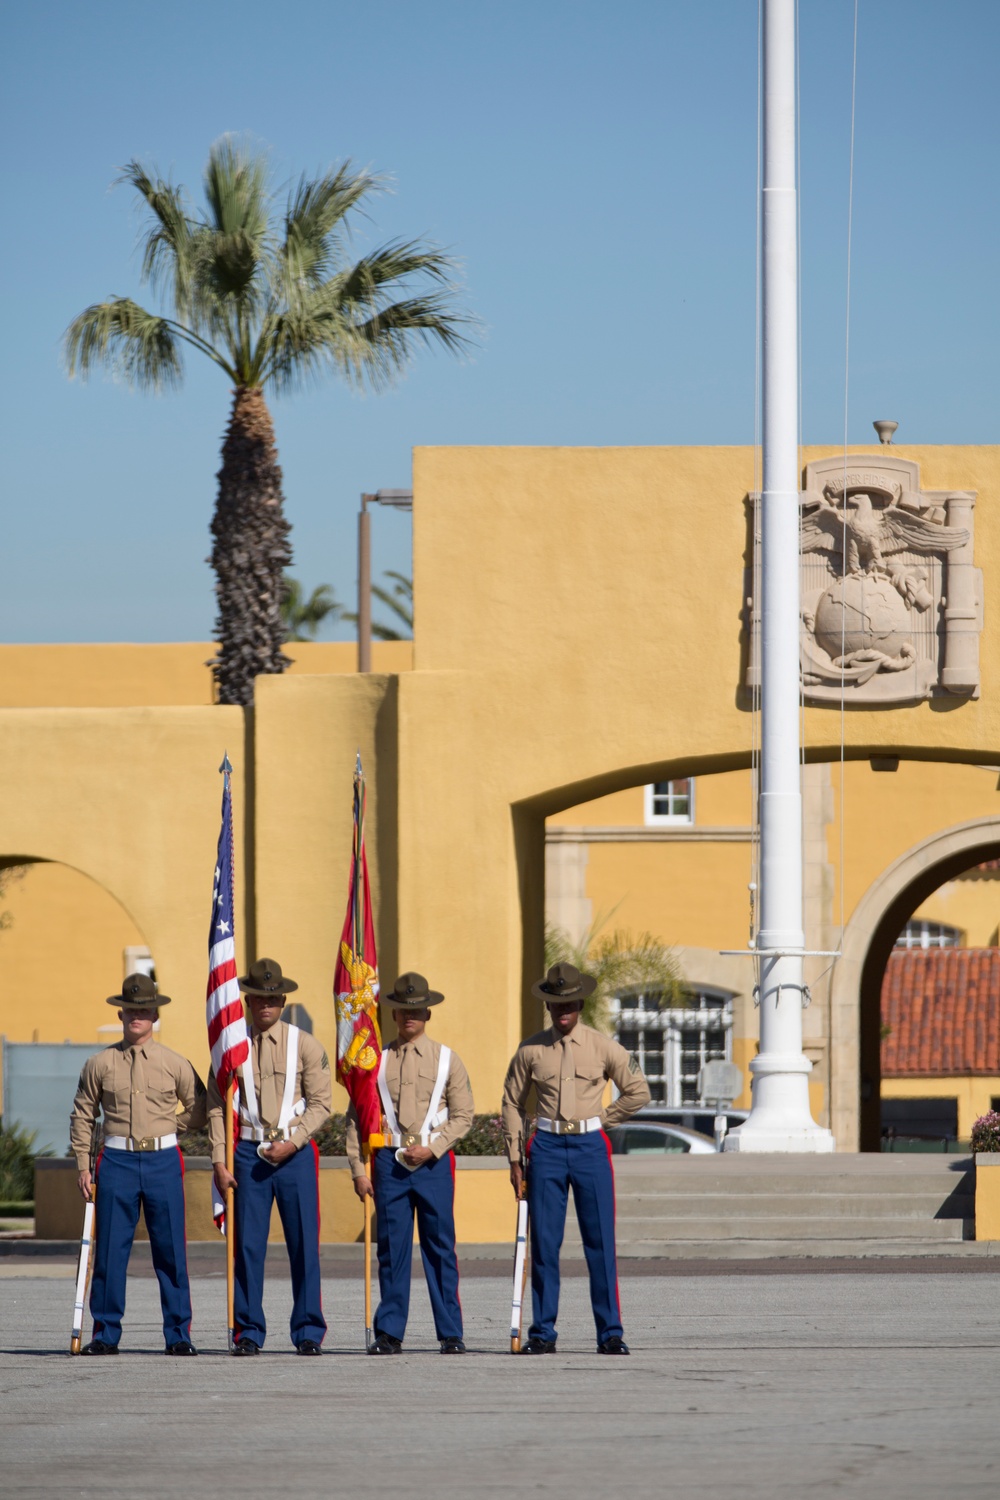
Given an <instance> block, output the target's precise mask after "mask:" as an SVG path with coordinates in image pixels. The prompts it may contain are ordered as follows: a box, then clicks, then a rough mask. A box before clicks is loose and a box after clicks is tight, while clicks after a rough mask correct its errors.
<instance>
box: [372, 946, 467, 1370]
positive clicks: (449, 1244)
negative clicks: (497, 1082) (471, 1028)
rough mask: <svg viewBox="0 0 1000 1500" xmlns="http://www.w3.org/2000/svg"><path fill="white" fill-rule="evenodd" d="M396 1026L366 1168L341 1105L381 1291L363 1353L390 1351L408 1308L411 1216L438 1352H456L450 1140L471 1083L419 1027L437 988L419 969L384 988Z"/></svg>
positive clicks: (398, 1344)
mask: <svg viewBox="0 0 1000 1500" xmlns="http://www.w3.org/2000/svg"><path fill="white" fill-rule="evenodd" d="M385 999H386V1002H387V1003H388V1004H389V1005H391V1006H392V1016H393V1020H394V1021H395V1023H396V1031H397V1035H396V1038H395V1040H394V1041H392V1042H390V1043H389V1045H388V1046H387V1047H386V1048H385V1049H384V1051H383V1053H382V1060H381V1063H380V1064H379V1072H378V1090H379V1094H380V1096H381V1100H382V1114H383V1117H384V1119H385V1135H386V1145H385V1146H382V1147H378V1148H377V1149H376V1150H375V1151H374V1153H373V1157H372V1175H371V1177H370V1178H369V1176H368V1174H367V1172H366V1170H365V1165H364V1162H363V1160H362V1155H361V1139H360V1136H359V1132H358V1117H357V1115H356V1113H355V1112H354V1106H353V1105H352V1106H351V1107H350V1109H349V1110H348V1114H347V1157H348V1161H349V1162H350V1167H351V1172H352V1173H353V1175H354V1190H355V1192H356V1193H357V1195H358V1197H359V1198H361V1199H364V1198H366V1197H367V1196H368V1195H369V1194H370V1193H374V1198H375V1212H376V1216H377V1230H378V1281H379V1292H380V1300H379V1305H378V1307H377V1309H376V1311H375V1320H374V1321H375V1328H374V1331H375V1339H374V1341H373V1343H372V1346H371V1348H370V1349H369V1351H368V1352H369V1354H399V1353H400V1351H401V1349H402V1345H403V1335H404V1334H405V1332H406V1319H407V1314H408V1313H409V1309H410V1268H411V1265H412V1261H413V1217H414V1214H416V1219H417V1233H418V1234H419V1236H420V1254H421V1256H422V1258H423V1262H424V1275H425V1276H426V1278H427V1290H428V1291H429V1292H430V1298H431V1309H432V1311H433V1314H434V1331H435V1333H436V1335H437V1338H438V1340H439V1342H440V1345H441V1353H442V1354H464V1353H465V1344H464V1342H463V1340H462V1333H463V1327H462V1304H461V1302H460V1301H459V1297H458V1254H457V1251H456V1249H455V1157H454V1153H453V1151H452V1147H453V1146H454V1145H455V1143H456V1141H460V1140H461V1139H462V1137H463V1135H465V1134H466V1133H467V1131H468V1130H469V1127H470V1126H471V1124H472V1111H473V1104H472V1089H471V1088H470V1086H469V1075H468V1073H467V1072H466V1071H465V1067H464V1065H463V1063H462V1060H461V1058H459V1057H458V1056H456V1054H455V1053H454V1052H452V1051H451V1049H450V1048H449V1047H444V1046H442V1044H441V1043H440V1042H438V1041H433V1040H432V1039H431V1038H430V1037H429V1036H428V1035H427V1033H426V1030H425V1028H426V1025H427V1022H428V1021H429V1020H430V1007H431V1006H432V1005H440V1003H441V1001H442V1000H443V999H444V996H443V995H442V994H440V992H439V991H437V990H432V989H428V987H427V980H426V979H424V977H423V975H421V974H403V975H402V976H401V978H399V979H397V980H396V983H395V986H394V987H393V989H392V991H391V993H390V994H389V995H387V996H386V997H385Z"/></svg>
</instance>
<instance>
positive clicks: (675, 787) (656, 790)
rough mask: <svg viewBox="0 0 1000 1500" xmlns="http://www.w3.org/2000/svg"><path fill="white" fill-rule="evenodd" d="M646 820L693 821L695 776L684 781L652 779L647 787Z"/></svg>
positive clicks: (662, 821)
mask: <svg viewBox="0 0 1000 1500" xmlns="http://www.w3.org/2000/svg"><path fill="white" fill-rule="evenodd" d="M646 822H647V824H662V823H693V822H694V777H693V776H685V777H684V779H683V781H652V782H650V783H649V785H648V786H647V787H646Z"/></svg>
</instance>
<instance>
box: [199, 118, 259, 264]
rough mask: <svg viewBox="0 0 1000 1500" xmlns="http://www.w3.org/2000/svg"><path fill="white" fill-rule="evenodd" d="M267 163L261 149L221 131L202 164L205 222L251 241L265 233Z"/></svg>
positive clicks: (226, 233)
mask: <svg viewBox="0 0 1000 1500" xmlns="http://www.w3.org/2000/svg"><path fill="white" fill-rule="evenodd" d="M269 176H270V165H269V163H268V159H267V156H266V154H265V153H264V152H263V151H259V150H254V149H253V148H252V147H251V146H250V144H249V143H248V142H246V141H241V140H240V139H239V138H238V137H236V136H233V135H224V136H222V137H221V138H220V139H219V140H217V141H214V142H213V143H212V146H211V148H210V149H209V153H208V165H207V166H206V168H205V199H206V201H207V203H208V212H209V217H208V223H209V224H210V225H211V227H212V228H213V229H214V230H215V231H216V233H217V234H220V235H223V236H229V235H244V236H246V238H247V239H248V240H250V241H252V242H254V243H259V242H261V241H262V240H263V239H264V238H265V237H266V235H267V233H268V219H269V216H270V210H271V201H272V200H271V193H270V191H269V188H268V179H269Z"/></svg>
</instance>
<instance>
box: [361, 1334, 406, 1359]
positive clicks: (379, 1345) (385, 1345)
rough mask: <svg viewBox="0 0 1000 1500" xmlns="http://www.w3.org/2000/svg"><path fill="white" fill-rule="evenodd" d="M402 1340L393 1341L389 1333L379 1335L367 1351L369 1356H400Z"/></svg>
mask: <svg viewBox="0 0 1000 1500" xmlns="http://www.w3.org/2000/svg"><path fill="white" fill-rule="evenodd" d="M402 1352H403V1340H402V1339H394V1338H393V1336H392V1334H391V1333H380V1334H379V1335H378V1336H377V1338H376V1339H375V1342H374V1344H372V1346H371V1348H370V1349H369V1350H368V1353H369V1354H402Z"/></svg>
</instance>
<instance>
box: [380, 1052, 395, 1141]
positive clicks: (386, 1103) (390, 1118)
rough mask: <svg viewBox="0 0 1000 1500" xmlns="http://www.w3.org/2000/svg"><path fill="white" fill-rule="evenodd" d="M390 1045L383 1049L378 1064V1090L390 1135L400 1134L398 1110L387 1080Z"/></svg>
mask: <svg viewBox="0 0 1000 1500" xmlns="http://www.w3.org/2000/svg"><path fill="white" fill-rule="evenodd" d="M388 1052H389V1049H388V1047H387V1048H386V1049H385V1050H384V1051H383V1053H382V1056H381V1057H380V1059H379V1065H378V1078H377V1083H378V1091H379V1097H380V1098H381V1100H382V1113H383V1114H384V1115H385V1128H386V1130H388V1132H389V1134H390V1135H398V1134H399V1121H398V1120H397V1119H396V1111H395V1108H394V1106H393V1102H392V1099H391V1098H390V1097H389V1085H388V1084H387V1083H386V1081H385V1060H386V1057H387V1056H388Z"/></svg>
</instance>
